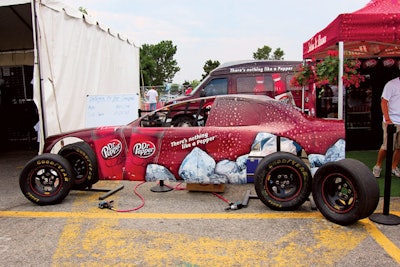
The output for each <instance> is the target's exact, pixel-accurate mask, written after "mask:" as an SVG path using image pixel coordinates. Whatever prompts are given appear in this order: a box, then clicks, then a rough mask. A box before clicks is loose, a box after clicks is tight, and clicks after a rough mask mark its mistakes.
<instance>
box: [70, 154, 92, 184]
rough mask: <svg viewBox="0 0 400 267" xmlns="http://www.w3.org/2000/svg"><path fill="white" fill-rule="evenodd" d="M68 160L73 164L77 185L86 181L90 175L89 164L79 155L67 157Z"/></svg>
mask: <svg viewBox="0 0 400 267" xmlns="http://www.w3.org/2000/svg"><path fill="white" fill-rule="evenodd" d="M66 159H67V160H68V161H69V162H70V163H71V165H72V169H73V170H74V173H75V183H77V184H79V183H81V182H82V181H84V179H85V178H86V177H87V174H88V168H87V162H86V161H85V160H84V159H83V158H82V156H81V155H80V154H77V153H72V154H69V155H67V156H66Z"/></svg>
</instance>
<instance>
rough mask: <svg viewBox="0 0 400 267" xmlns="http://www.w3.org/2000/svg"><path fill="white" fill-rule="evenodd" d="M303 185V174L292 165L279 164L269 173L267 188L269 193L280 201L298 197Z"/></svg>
mask: <svg viewBox="0 0 400 267" xmlns="http://www.w3.org/2000/svg"><path fill="white" fill-rule="evenodd" d="M302 186H303V180H302V179H301V174H300V173H299V172H298V171H297V170H296V169H294V168H292V167H290V166H278V167H275V168H273V169H272V170H271V171H269V172H268V173H267V177H266V179H265V189H266V191H267V193H268V195H269V196H270V197H272V198H274V199H276V200H279V201H290V200H292V199H294V198H296V197H297V196H298V195H299V193H300V191H301V188H302Z"/></svg>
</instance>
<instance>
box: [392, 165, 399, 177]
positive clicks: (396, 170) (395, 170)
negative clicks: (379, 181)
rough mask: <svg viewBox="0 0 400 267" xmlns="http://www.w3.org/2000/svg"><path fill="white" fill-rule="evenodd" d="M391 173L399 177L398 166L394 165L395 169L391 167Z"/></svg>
mask: <svg viewBox="0 0 400 267" xmlns="http://www.w3.org/2000/svg"><path fill="white" fill-rule="evenodd" d="M392 175H394V176H396V177H400V170H399V168H398V167H396V169H392Z"/></svg>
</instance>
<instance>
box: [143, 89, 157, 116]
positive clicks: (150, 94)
mask: <svg viewBox="0 0 400 267" xmlns="http://www.w3.org/2000/svg"><path fill="white" fill-rule="evenodd" d="M146 97H147V99H148V101H149V105H150V107H149V108H150V110H151V111H152V110H155V109H156V108H157V102H158V92H157V90H156V89H155V87H154V86H153V87H151V89H150V90H149V91H147V93H146Z"/></svg>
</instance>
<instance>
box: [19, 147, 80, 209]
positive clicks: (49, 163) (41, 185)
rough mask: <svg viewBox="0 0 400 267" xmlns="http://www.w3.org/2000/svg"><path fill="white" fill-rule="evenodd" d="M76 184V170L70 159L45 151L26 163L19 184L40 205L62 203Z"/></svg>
mask: <svg viewBox="0 0 400 267" xmlns="http://www.w3.org/2000/svg"><path fill="white" fill-rule="evenodd" d="M73 184H74V172H73V170H72V167H71V165H70V163H69V162H68V160H66V159H65V158H63V157H62V156H60V155H57V154H49V153H45V154H42V155H38V156H35V157H34V158H33V159H31V160H30V161H28V163H26V165H25V167H24V168H23V169H22V172H21V174H20V176H19V186H20V188H21V191H22V193H23V194H24V195H25V197H26V198H27V199H29V200H30V201H32V202H33V203H35V204H38V205H53V204H57V203H60V202H61V201H62V200H63V199H64V198H65V197H66V196H67V195H68V194H69V192H70V190H71V188H72V185H73Z"/></svg>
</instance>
